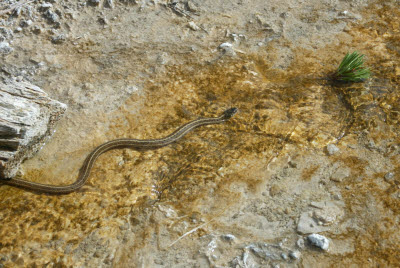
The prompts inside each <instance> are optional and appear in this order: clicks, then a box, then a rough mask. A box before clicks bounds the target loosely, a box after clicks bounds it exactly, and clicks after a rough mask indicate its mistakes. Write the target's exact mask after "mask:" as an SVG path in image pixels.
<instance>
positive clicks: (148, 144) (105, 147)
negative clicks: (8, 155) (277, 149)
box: [0, 108, 238, 194]
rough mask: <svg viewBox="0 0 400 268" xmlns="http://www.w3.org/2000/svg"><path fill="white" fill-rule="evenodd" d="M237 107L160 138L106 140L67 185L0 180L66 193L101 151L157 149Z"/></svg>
mask: <svg viewBox="0 0 400 268" xmlns="http://www.w3.org/2000/svg"><path fill="white" fill-rule="evenodd" d="M237 111H238V109H237V108H230V109H228V110H226V111H224V112H223V113H222V115H220V116H219V117H215V118H199V119H196V120H194V121H191V122H189V123H186V124H184V125H183V126H181V127H179V128H178V129H177V130H175V131H174V132H173V133H171V134H170V135H168V136H166V137H164V138H160V139H151V140H137V139H116V140H112V141H108V142H106V143H103V144H101V145H99V146H97V147H96V148H95V149H94V150H93V151H92V152H91V153H90V154H89V155H88V156H87V157H86V159H85V161H84V162H83V165H82V168H81V169H80V171H79V176H78V178H77V180H76V181H75V182H74V183H72V184H69V185H61V186H57V185H50V184H42V183H36V182H31V181H27V180H23V179H17V178H11V179H4V180H0V181H2V182H3V183H5V184H8V185H11V186H16V187H20V188H24V189H27V190H32V191H38V192H43V193H49V194H67V193H71V192H73V191H76V190H78V189H79V188H81V187H82V186H83V185H84V184H85V183H86V181H87V179H88V177H89V175H90V171H91V169H92V167H93V164H94V162H95V161H96V159H97V158H98V157H99V156H100V155H101V154H103V153H105V152H107V151H109V150H112V149H117V148H127V147H129V148H132V149H137V150H150V149H157V148H161V147H164V146H167V145H169V144H171V143H173V142H175V141H177V140H179V139H180V138H182V137H183V136H184V135H185V134H187V133H188V132H190V131H192V130H193V129H195V128H197V127H199V126H204V125H212V124H220V123H223V122H225V121H227V120H229V119H230V118H231V117H232V116H233V115H234V114H235V113H236V112H237Z"/></svg>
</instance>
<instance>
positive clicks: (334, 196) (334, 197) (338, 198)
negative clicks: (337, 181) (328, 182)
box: [333, 194, 342, 200]
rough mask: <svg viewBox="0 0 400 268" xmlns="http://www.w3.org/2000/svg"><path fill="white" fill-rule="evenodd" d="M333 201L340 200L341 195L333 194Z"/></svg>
mask: <svg viewBox="0 0 400 268" xmlns="http://www.w3.org/2000/svg"><path fill="white" fill-rule="evenodd" d="M333 199H335V200H342V195H341V194H334V195H333Z"/></svg>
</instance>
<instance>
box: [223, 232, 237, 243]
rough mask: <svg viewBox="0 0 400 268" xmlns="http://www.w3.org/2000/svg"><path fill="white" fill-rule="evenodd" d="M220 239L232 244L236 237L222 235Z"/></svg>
mask: <svg viewBox="0 0 400 268" xmlns="http://www.w3.org/2000/svg"><path fill="white" fill-rule="evenodd" d="M221 238H222V239H224V240H225V241H228V242H233V241H235V239H236V237H235V236H234V235H233V234H226V235H222V236H221Z"/></svg>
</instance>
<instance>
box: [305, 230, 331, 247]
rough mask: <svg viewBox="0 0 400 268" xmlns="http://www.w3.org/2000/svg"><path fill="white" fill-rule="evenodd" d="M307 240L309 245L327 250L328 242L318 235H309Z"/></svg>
mask: <svg viewBox="0 0 400 268" xmlns="http://www.w3.org/2000/svg"><path fill="white" fill-rule="evenodd" d="M307 240H308V241H309V242H310V244H311V245H313V246H315V247H317V248H320V249H322V250H325V251H326V250H328V248H329V240H328V238H326V237H325V236H323V235H320V234H310V235H309V236H307Z"/></svg>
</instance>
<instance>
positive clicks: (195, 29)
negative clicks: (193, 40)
mask: <svg viewBox="0 0 400 268" xmlns="http://www.w3.org/2000/svg"><path fill="white" fill-rule="evenodd" d="M188 27H189V28H190V29H192V30H193V31H198V30H200V27H199V26H197V25H196V23H194V22H193V21H189V23H188Z"/></svg>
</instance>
